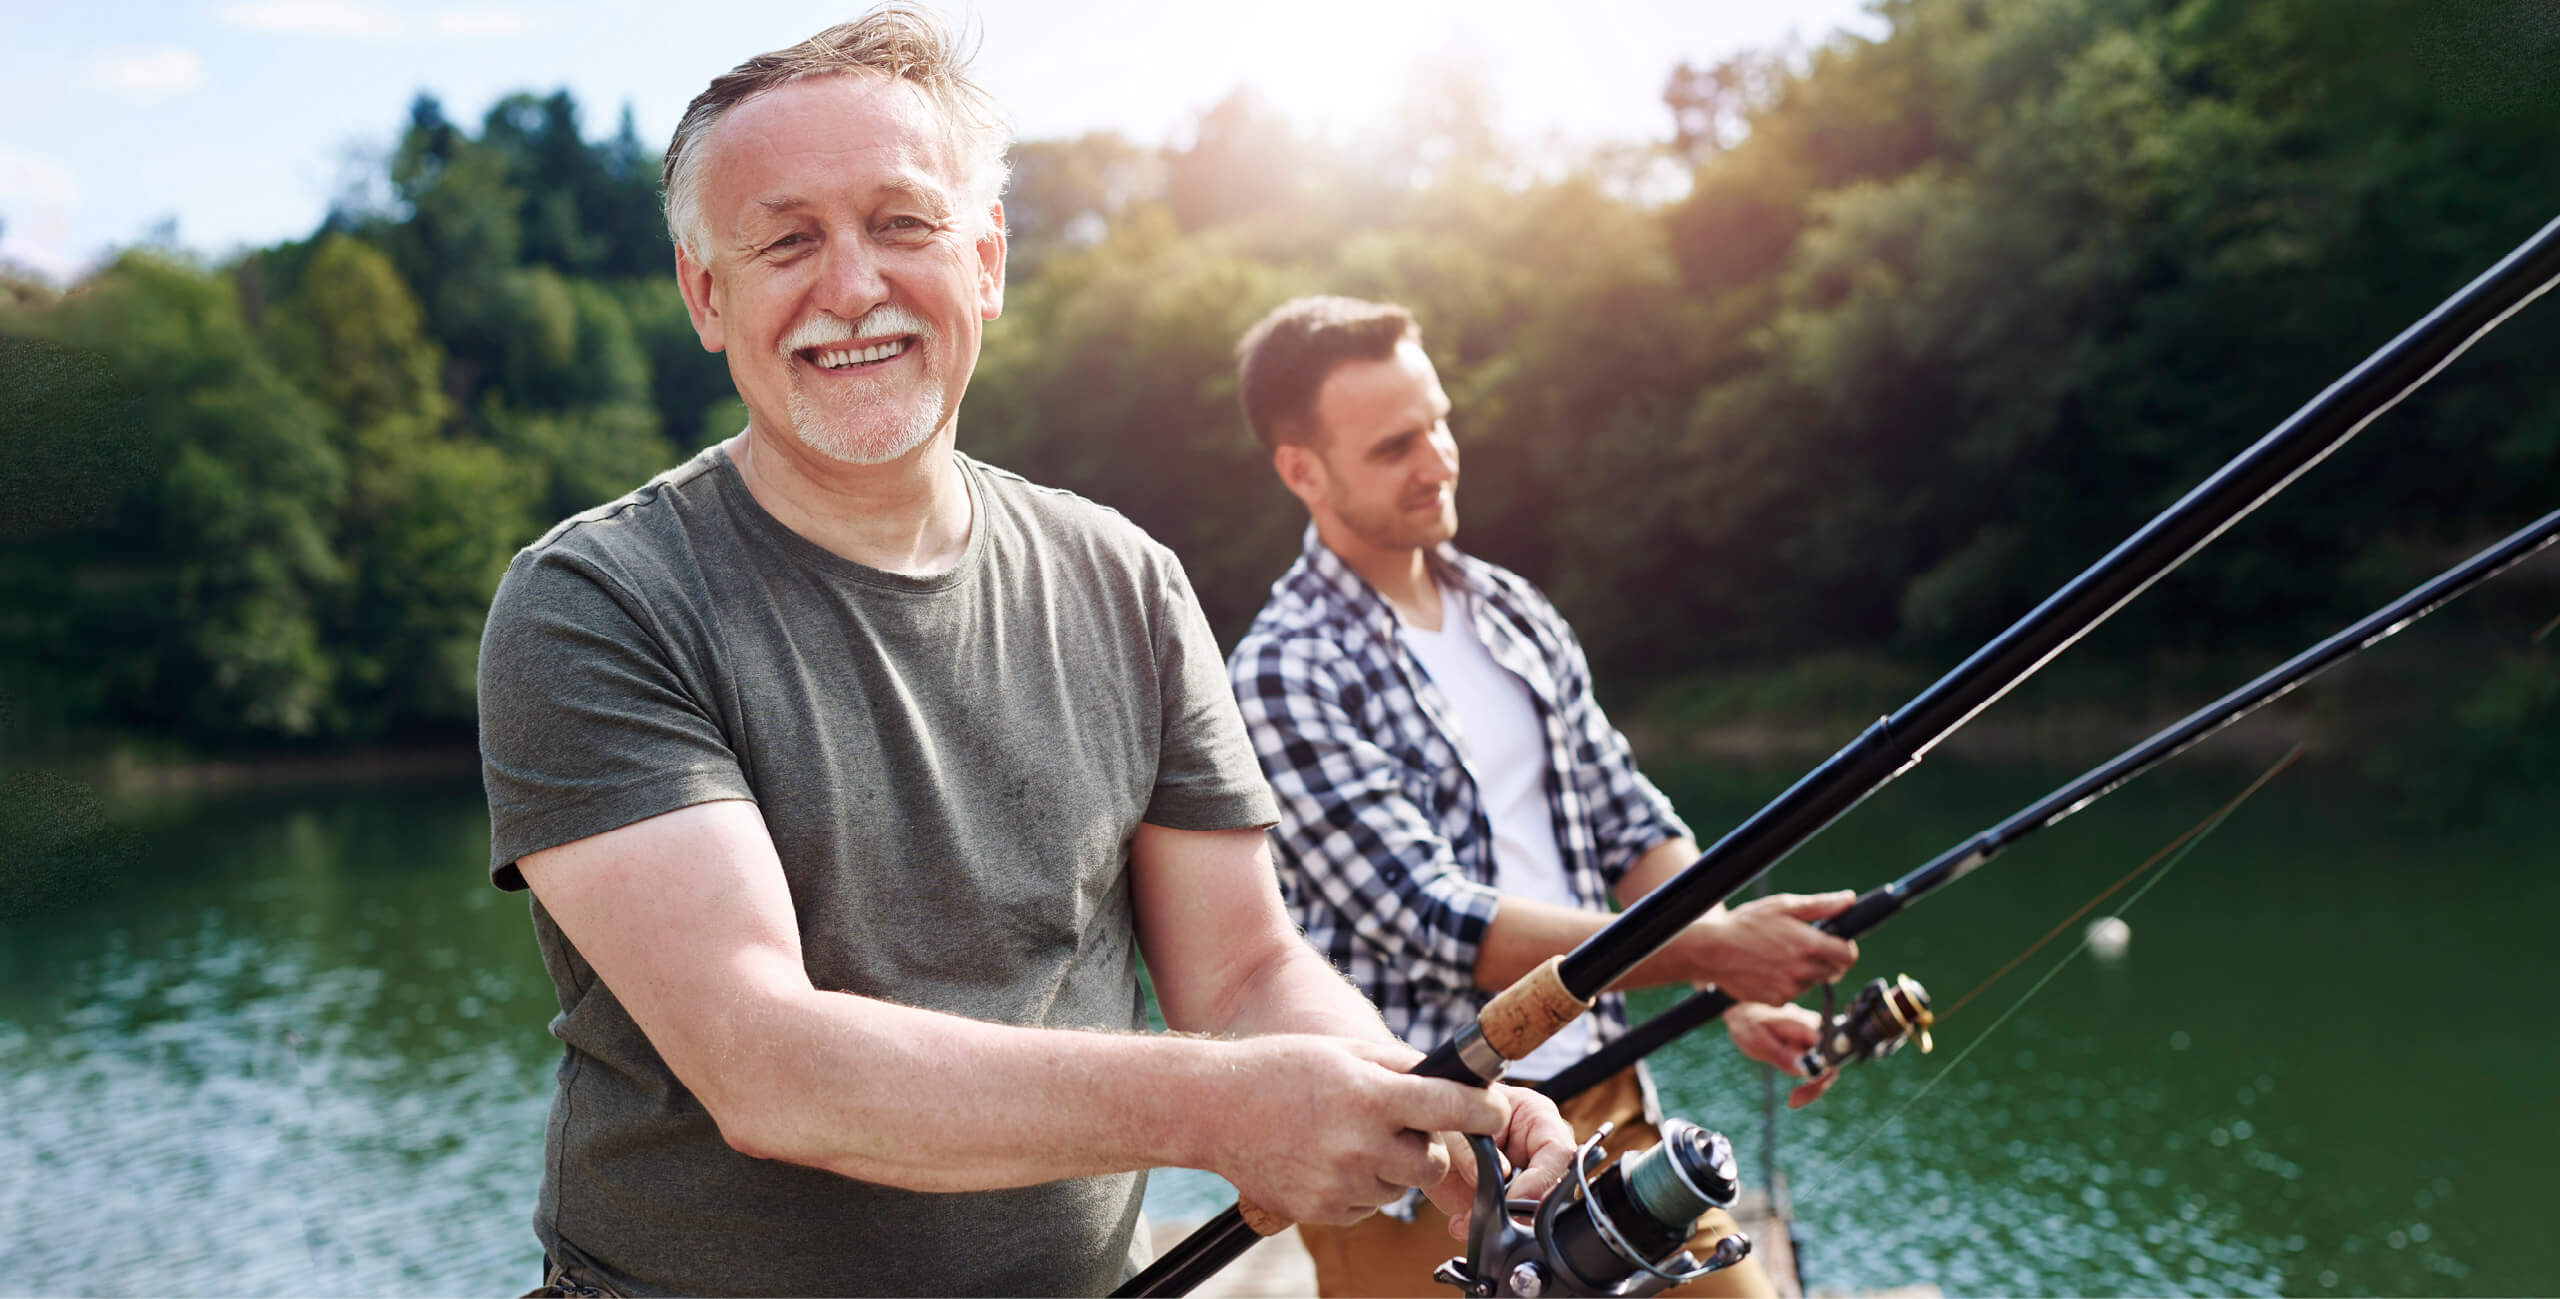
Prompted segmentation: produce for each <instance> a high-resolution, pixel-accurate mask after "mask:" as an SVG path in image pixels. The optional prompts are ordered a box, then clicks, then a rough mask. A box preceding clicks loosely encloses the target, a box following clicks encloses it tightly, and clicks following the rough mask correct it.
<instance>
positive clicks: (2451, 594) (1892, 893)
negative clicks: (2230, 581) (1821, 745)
mask: <svg viewBox="0 0 2560 1299" xmlns="http://www.w3.org/2000/svg"><path fill="white" fill-rule="evenodd" d="M2555 540H2560V510H2553V511H2552V512H2551V513H2549V514H2546V515H2543V516H2542V517H2541V518H2539V519H2537V520H2535V521H2534V522H2532V523H2530V524H2527V525H2525V526H2524V527H2522V528H2519V529H2517V530H2516V531H2515V532H2514V533H2512V534H2510V535H2508V537H2507V538H2506V539H2505V540H2503V541H2500V542H2498V543H2497V544H2496V545H2493V546H2491V547H2489V548H2488V549H2486V550H2483V551H2481V552H2480V553H2479V554H2476V555H2473V556H2472V557H2471V558H2469V559H2466V560H2464V561H2462V562H2461V563H2459V564H2456V565H2454V566H2453V567H2452V568H2449V569H2446V570H2445V571H2444V572H2442V573H2439V574H2437V575H2436V576H2434V577H2432V578H2429V579H2428V580H2427V581H2426V582H2424V583H2422V584H2421V585H2419V586H2417V587H2416V588H2414V589H2412V590H2411V591H2410V592H2409V593H2408V594H2406V595H2403V596H2401V597H2400V598H2399V599H2397V600H2394V601H2392V602H2391V603H2389V604H2386V605H2384V606H2382V607H2381V608H2379V609H2376V610H2374V611H2373V612H2372V613H2369V614H2366V615H2365V616H2364V617H2362V618H2359V619H2357V620H2356V621H2355V622H2353V623H2351V624H2349V625H2347V626H2346V627H2343V628H2341V629H2339V630H2338V631H2337V632H2336V633H2335V634H2333V635H2331V636H2329V637H2328V638H2327V639H2325V640H2322V641H2320V642H2319V643H2318V644H2315V645H2313V646H2312V647H2311V648H2309V649H2306V650H2304V651H2302V652H2301V653H2299V654H2296V655H2294V656H2293V657H2292V658H2289V659H2286V660H2285V661H2284V662H2282V663H2279V664H2277V665H2276V666H2274V667H2272V668H2269V669H2268V670H2267V671H2265V672H2263V673H2261V674H2259V675H2258V676H2257V677H2256V678H2254V679H2252V680H2251V681H2250V682H2249V683H2248V684H2246V685H2244V686H2241V687H2239V688H2238V689H2236V690H2233V691H2231V692H2230V693H2229V694H2226V695H2224V696H2222V697H2221V698H2219V699H2216V700H2214V701H2213V702H2212V703H2209V704H2206V705H2205V706H2204V707H2202V708H2199V709H2197V710H2195V711H2194V712H2192V713H2189V714H2187V715H2186V716H2185V717H2182V718H2180V719H2178V720H2177V721H2175V722H2172V723H2170V724H2169V725H2167V726H2165V727H2162V728H2161V729H2160V730H2159V731H2157V732H2155V733H2154V734H2153V735H2152V736H2151V737H2150V738H2149V739H2146V740H2144V741H2142V742H2141V743H2139V744H2136V745H2134V746H2133V747H2132V748H2130V749H2127V750H2125V751H2124V752H2122V753H2119V754H2117V755H2116V756H2115V757H2113V758H2110V759H2108V760H2107V761H2106V762H2105V763H2103V764H2101V765H2099V766H2097V767H2093V768H2091V769H2090V770H2089V771H2088V772H2087V773H2086V774H2083V775H2081V776H2079V777H2077V778H2075V779H2073V780H2072V781H2070V782H2069V783H2068V784H2065V785H2063V786H2062V787H2061V788H2059V789H2056V790H2054V791H2053V792H2052V793H2050V794H2047V795H2045V796H2044V797H2043V798H2041V799H2038V800H2036V801H2035V802H2034V803H2032V804H2030V805H2028V806H2027V807H2026V808H2025V809H2024V810H2022V811H2020V812H2017V813H2016V814H2014V815H2012V816H2010V817H2009V818H2008V819H2007V820H2004V821H2002V822H2000V823H1999V824H1998V825H1995V826H1993V827H1991V828H1990V829H1988V830H1985V831H1983V832H1982V833H1980V834H1977V835H1975V836H1974V837H1972V838H1971V839H1968V840H1966V841H1965V842H1963V843H1960V844H1957V845H1956V846H1955V847H1953V848H1949V849H1948V850H1946V851H1945V852H1943V853H1940V854H1938V855H1937V856H1936V857H1934V858H1931V859H1930V860H1929V861H1928V862H1927V863H1925V864H1923V865H1921V866H1920V867H1918V868H1917V869H1915V870H1913V871H1912V872H1911V873H1910V874H1907V875H1905V876H1903V877H1902V878H1900V879H1898V880H1895V881H1894V882H1892V883H1890V884H1887V885H1885V886H1883V887H1881V888H1878V889H1875V890H1873V891H1871V892H1869V893H1867V894H1866V895H1865V896H1863V897H1860V898H1859V899H1858V900H1857V901H1856V902H1855V903H1852V904H1851V905H1850V906H1849V907H1848V908H1847V909H1845V910H1843V911H1841V912H1839V913H1838V914H1836V915H1833V916H1831V917H1829V918H1828V919H1826V920H1824V921H1823V922H1822V924H1821V926H1820V927H1821V929H1822V930H1823V932H1825V933H1828V934H1832V935H1834V936H1836V937H1840V938H1849V939H1855V938H1859V937H1862V936H1864V935H1865V934H1866V933H1867V932H1868V931H1870V930H1873V929H1874V928H1875V927H1876V926H1878V925H1881V924H1883V923H1884V922H1885V921H1887V920H1890V919H1892V918H1893V917H1894V916H1895V915H1897V914H1899V913H1900V912H1901V910H1902V909H1903V908H1904V907H1907V906H1909V905H1911V904H1912V903H1914V902H1917V901H1919V900H1920V899H1921V898H1923V897H1925V896H1927V895H1928V894H1929V893H1930V892H1931V891H1933V890H1935V889H1937V888H1939V887H1940V886H1942V885H1946V884H1952V883H1954V882H1955V881H1957V880H1960V879H1963V878H1964V877H1965V876H1966V875H1969V874H1971V873H1972V872H1974V871H1975V870H1977V869H1980V868H1981V866H1982V865H1983V863H1985V862H1988V861H1990V860H1991V859H1992V858H1994V857H1997V856H1999V855H2000V854H2001V853H2002V852H2003V851H2005V850H2007V849H2009V848H2011V847H2013V846H2015V845H2016V844H2017V842H2018V841H2019V840H2020V839H2023V838H2026V837H2027V836H2028V835H2030V834H2033V833H2035V832H2036V831H2038V830H2042V829H2044V828H2046V827H2048V826H2051V825H2055V824H2057V823H2059V822H2061V821H2062V820H2063V819H2064V818H2066V817H2069V816H2070V815H2071V814H2072V813H2074V812H2077V811H2079V810H2080V809H2082V808H2084V807H2087V806H2088V805H2090V804H2091V803H2094V802H2097V801H2098V800H2099V799H2101V798H2104V797H2106V796H2107V795H2109V794H2112V793H2114V792H2115V791H2116V790H2117V789H2118V788H2120V787H2122V786H2123V785H2125V784H2126V783H2127V782H2129V781H2131V780H2132V779H2133V778H2134V777H2136V776H2139V775H2141V774H2143V773H2144V772H2146V771H2149V770H2151V769H2152V768H2153V767H2157V766H2159V765H2160V764H2162V763H2164V762H2167V761H2168V760H2170V759H2171V758H2174V757H2176V756H2178V755H2179V754H2181V753H2184V752H2186V751H2187V750H2188V749H2189V748H2192V747H2194V746H2195V745H2196V744H2198V743H2201V742H2202V741H2203V740H2204V738H2205V737H2206V736H2209V735H2212V734H2213V733H2214V732H2216V731H2219V730H2221V729H2222V728H2224V727H2226V726H2229V725H2231V724H2232V723H2233V722H2236V721H2239V720H2240V719H2241V718H2243V717H2246V716H2248V715H2249V714H2251V713H2253V712H2256V711H2257V710H2258V709H2259V708H2260V707H2262V706H2264V705H2266V704H2268V703H2271V702H2273V701H2274V700H2276V699H2279V698H2281V697H2283V696H2284V695H2286V694H2288V693H2290V692H2292V691H2293V690H2294V689H2295V688H2296V687H2298V686H2300V685H2302V684H2303V683H2304V682H2307V681H2309V680H2311V679H2312V678H2313V677H2316V676H2318V675H2320V674H2321V673H2322V672H2325V671H2327V670H2328V669H2329V668H2330V667H2332V666H2334V665H2335V664H2337V663H2338V662H2339V661H2340V660H2342V659H2345V658H2347V657H2349V656H2351V655H2353V654H2356V653H2358V652H2360V651H2362V650H2365V649H2367V648H2370V647H2371V646H2373V645H2374V644H2376V643H2378V642H2380V641H2382V640H2383V639H2385V638H2386V637H2389V636H2390V635H2391V634H2392V633H2394V632H2397V631H2399V630H2400V629H2401V628H2403V627H2406V626H2408V625H2409V624H2410V623H2413V622H2416V621H2417V620H2418V619H2420V618H2424V617H2426V616H2427V615H2428V614H2431V613H2433V612H2435V611H2436V610H2437V609H2439V608H2442V607H2443V606H2444V605H2446V604H2448V603H2450V602H2452V601H2453V599H2454V598H2455V597H2457V596H2460V595H2462V594H2463V593H2464V592H2466V591H2469V590H2470V589H2471V588H2473V587H2475V586H2478V585H2480V584H2481V583H2483V582H2486V581H2488V580H2489V579H2490V578H2493V577H2496V576H2497V575H2498V574H2500V573H2503V572H2505V571H2506V570H2507V569H2509V568H2512V567H2514V566H2515V565H2517V564H2520V563H2522V562H2524V561H2525V560H2526V559H2527V558H2529V557H2531V556H2532V555H2533V554H2534V553H2535V552H2536V551H2539V550H2541V549H2542V548H2543V547H2545V546H2548V545H2550V544H2551V543H2552V542H2553V541H2555ZM1733 1003H1734V999H1733V997H1731V996H1730V995H1728V994H1726V993H1724V992H1722V991H1720V990H1718V989H1715V988H1707V989H1704V990H1701V991H1699V992H1697V993H1695V994H1693V995H1691V996H1689V997H1687V998H1685V999H1683V1000H1682V1001H1681V1002H1680V1003H1679V1004H1678V1005H1676V1006H1673V1007H1672V1008H1671V1009H1669V1010H1666V1011H1664V1012H1662V1013H1661V1014H1659V1015H1656V1016H1654V1017H1653V1018H1651V1019H1648V1020H1646V1021H1645V1022H1644V1023H1642V1024H1639V1025H1637V1026H1636V1027H1634V1028H1632V1029H1629V1030H1628V1031H1626V1032H1625V1033H1622V1034H1620V1035H1619V1036H1617V1037H1616V1038H1613V1039H1611V1040H1610V1042H1609V1044H1608V1045H1606V1046H1603V1047H1601V1048H1600V1049H1599V1050H1596V1051H1594V1052H1592V1053H1591V1054H1589V1055H1587V1056H1584V1057H1583V1058H1582V1059H1581V1060H1579V1061H1576V1062H1575V1063H1574V1064H1573V1065H1572V1066H1570V1067H1569V1068H1566V1069H1564V1070H1562V1071H1560V1072H1558V1073H1557V1074H1556V1075H1555V1076H1554V1077H1551V1078H1549V1079H1547V1080H1546V1081H1545V1082H1543V1083H1541V1084H1539V1085H1538V1090H1539V1091H1541V1092H1544V1093H1545V1094H1547V1095H1548V1096H1550V1097H1553V1098H1555V1099H1556V1100H1559V1101H1561V1100H1564V1099H1566V1098H1568V1097H1572V1096H1579V1095H1581V1094H1582V1093H1583V1092H1585V1091H1588V1090H1589V1089H1590V1088H1591V1087H1592V1086H1593V1085H1594V1084H1596V1083H1598V1082H1599V1081H1601V1080H1602V1079H1604V1078H1607V1077H1609V1076H1610V1075H1612V1074H1614V1073H1616V1072H1618V1071H1619V1070H1621V1069H1624V1068H1626V1067H1628V1066H1629V1065H1632V1064H1634V1063H1635V1062H1636V1061H1638V1060H1641V1059H1643V1058H1645V1057H1646V1056H1648V1055H1651V1054H1653V1053H1654V1052H1655V1051H1657V1050H1659V1049H1661V1048H1662V1047H1663V1046H1664V1045H1665V1044H1667V1043H1669V1042H1671V1041H1672V1040H1673V1039H1675V1038H1677V1037H1679V1036H1681V1035H1682V1034H1684V1033H1687V1032H1689V1031H1690V1030H1692V1029H1695V1028H1698V1027H1700V1026H1702V1025H1704V1024H1706V1023H1708V1022H1709V1021H1711V1020H1714V1019H1717V1018H1719V1017H1720V1016H1722V1015H1723V1014H1724V1012H1725V1011H1726V1010H1728V1009H1731V1008H1732V1006H1733Z"/></svg>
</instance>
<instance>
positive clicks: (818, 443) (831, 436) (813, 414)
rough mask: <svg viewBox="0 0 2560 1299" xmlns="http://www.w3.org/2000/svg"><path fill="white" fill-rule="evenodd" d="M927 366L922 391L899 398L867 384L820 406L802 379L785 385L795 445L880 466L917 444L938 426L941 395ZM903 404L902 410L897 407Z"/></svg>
mask: <svg viewBox="0 0 2560 1299" xmlns="http://www.w3.org/2000/svg"><path fill="white" fill-rule="evenodd" d="M933 377H934V376H933V375H932V373H931V372H930V371H928V372H927V373H926V374H925V376H924V378H925V380H926V383H925V388H926V391H925V392H924V393H922V394H919V397H918V400H916V401H914V402H911V403H901V402H900V401H899V400H898V397H897V395H896V394H894V393H891V392H887V391H883V390H882V388H881V387H869V388H867V389H866V390H865V391H864V392H863V393H861V394H860V396H859V397H857V398H856V399H855V400H854V401H853V402H852V403H851V404H850V405H849V406H838V407H836V408H834V409H829V410H821V409H819V406H818V403H817V402H816V401H814V400H812V399H811V398H810V395H809V390H808V387H807V386H806V385H805V384H801V383H794V384H793V385H791V399H790V402H789V403H788V405H789V408H790V413H791V431H792V433H793V434H795V435H796V436H798V437H799V439H800V443H801V445H803V446H805V447H807V448H809V449H810V450H812V451H815V452H817V453H818V454H819V455H822V456H825V457H826V458H828V459H829V460H834V461H837V462H839V463H842V464H848V465H881V464H887V463H888V462H890V461H892V460H895V459H897V458H898V457H900V456H903V455H906V454H908V453H909V452H912V451H914V450H915V449H916V448H917V447H920V446H923V445H924V444H925V442H926V440H927V439H929V438H931V437H932V436H933V435H934V434H935V433H936V432H937V431H939V430H940V429H941V428H942V416H943V399H942V393H941V390H940V389H939V387H937V386H935V385H934V384H933V383H932V379H933ZM902 407H903V409H902Z"/></svg>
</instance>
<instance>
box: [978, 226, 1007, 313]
mask: <svg viewBox="0 0 2560 1299" xmlns="http://www.w3.org/2000/svg"><path fill="white" fill-rule="evenodd" d="M1004 249H1005V240H1004V204H1002V203H997V204H995V205H994V206H992V207H990V208H988V209H987V232H986V233H985V234H982V235H980V236H978V317H979V318H980V319H982V320H993V319H995V318H996V317H998V316H1001V315H1003V314H1004Z"/></svg>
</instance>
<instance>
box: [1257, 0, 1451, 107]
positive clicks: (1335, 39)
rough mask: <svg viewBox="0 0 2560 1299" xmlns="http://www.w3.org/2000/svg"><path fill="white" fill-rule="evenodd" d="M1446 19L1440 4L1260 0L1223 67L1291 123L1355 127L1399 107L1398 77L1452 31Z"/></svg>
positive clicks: (1447, 9)
mask: <svg viewBox="0 0 2560 1299" xmlns="http://www.w3.org/2000/svg"><path fill="white" fill-rule="evenodd" d="M1452 14H1453V6H1451V5H1449V4H1447V3H1443V2H1442V0H1289V2H1288V3H1277V2H1274V0H1264V2H1263V3H1261V4H1258V5H1256V6H1255V8H1254V11H1253V13H1252V15H1251V16H1250V17H1249V18H1248V19H1247V20H1246V21H1245V24H1244V26H1243V28H1242V29H1241V30H1240V31H1239V32H1238V34H1237V38H1236V45H1235V47H1234V49H1233V51H1232V59H1231V61H1230V66H1231V68H1232V69H1233V74H1234V78H1235V80H1237V81H1239V82H1241V83H1243V84H1245V85H1247V86H1250V87H1251V88H1252V89H1253V91H1254V93H1255V94H1257V95H1259V96H1260V97H1262V98H1263V99H1264V100H1265V101H1266V102H1267V103H1269V104H1270V105H1271V106H1272V107H1274V108H1276V109H1278V110H1279V111H1281V112H1282V113H1285V114H1287V115H1288V116H1289V117H1290V118H1292V119H1293V120H1295V121H1298V122H1300V123H1302V124H1304V125H1308V126H1313V127H1317V128H1320V129H1323V130H1327V131H1337V132H1338V131H1345V130H1357V129H1359V128H1362V127H1365V126H1368V125H1371V124H1373V123H1376V122H1378V121H1379V120H1381V118H1383V117H1384V116H1385V115H1386V114H1388V113H1391V112H1394V111H1395V110H1396V109H1397V108H1398V107H1399V106H1400V105H1401V102H1402V97H1403V92H1404V81H1405V78H1406V77H1407V75H1408V74H1409V73H1410V71H1411V69H1412V68H1413V67H1414V65H1415V64H1416V63H1417V62H1418V61H1419V60H1421V59H1423V58H1425V57H1426V56H1428V55H1430V54H1431V53H1433V52H1434V51H1435V50H1436V49H1437V48H1438V44H1439V42H1438V40H1437V37H1438V36H1439V35H1440V34H1442V33H1446V32H1448V31H1450V30H1452V24H1451V21H1450V20H1451V18H1452Z"/></svg>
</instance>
